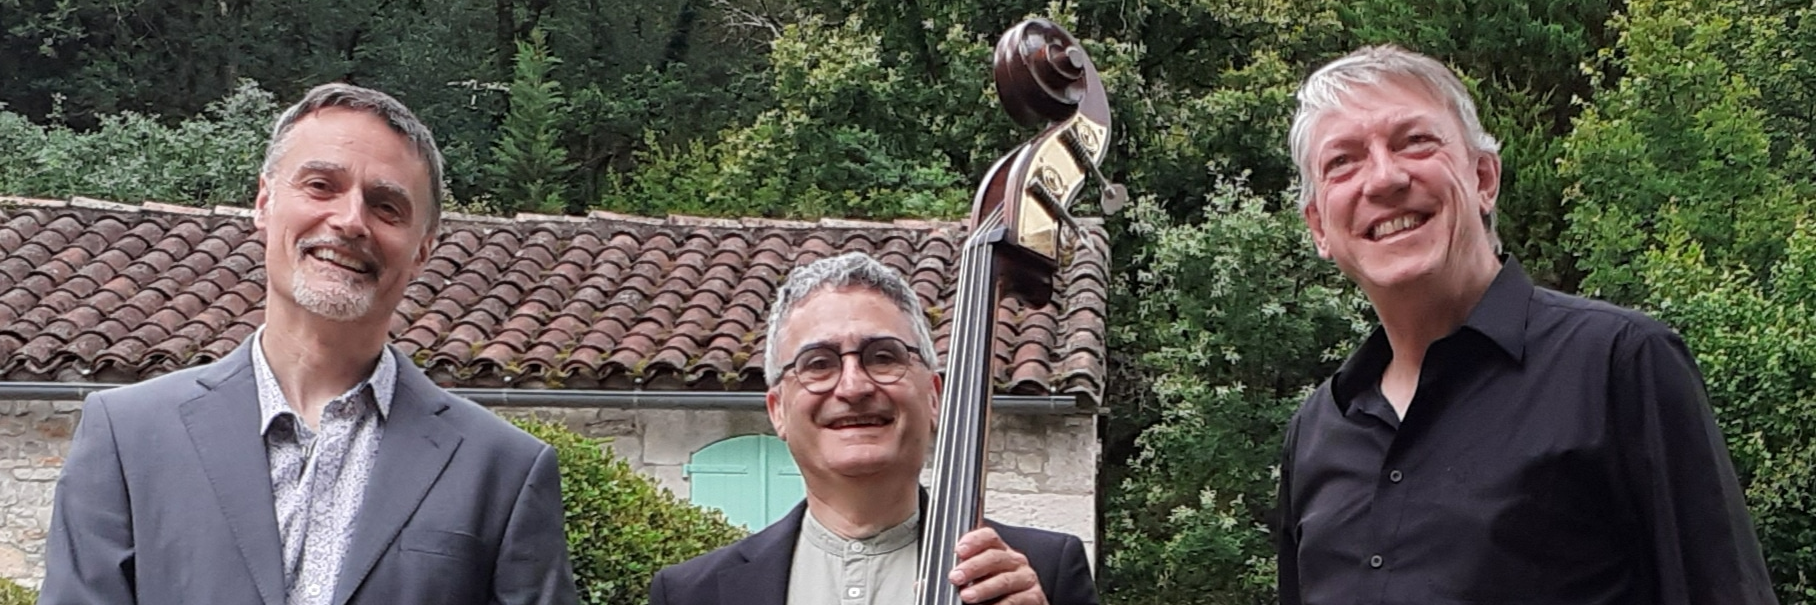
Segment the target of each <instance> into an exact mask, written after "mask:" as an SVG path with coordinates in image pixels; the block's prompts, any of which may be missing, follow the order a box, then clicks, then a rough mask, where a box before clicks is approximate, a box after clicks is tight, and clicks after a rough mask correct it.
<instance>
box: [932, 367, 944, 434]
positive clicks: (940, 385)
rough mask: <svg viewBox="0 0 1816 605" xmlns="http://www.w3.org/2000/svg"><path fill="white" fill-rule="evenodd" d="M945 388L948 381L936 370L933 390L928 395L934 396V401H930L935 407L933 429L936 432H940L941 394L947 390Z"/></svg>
mask: <svg viewBox="0 0 1816 605" xmlns="http://www.w3.org/2000/svg"><path fill="white" fill-rule="evenodd" d="M945 388H946V381H944V380H942V379H940V375H939V372H934V373H933V392H932V393H930V394H929V395H928V396H929V397H932V398H933V401H931V402H929V405H930V406H932V408H933V415H932V417H933V430H934V431H935V432H938V431H939V428H940V395H941V394H943V393H945V392H946V391H945V390H944V389H945Z"/></svg>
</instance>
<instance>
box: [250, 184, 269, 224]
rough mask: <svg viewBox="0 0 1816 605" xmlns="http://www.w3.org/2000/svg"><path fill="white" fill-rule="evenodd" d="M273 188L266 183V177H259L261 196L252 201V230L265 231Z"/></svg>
mask: <svg viewBox="0 0 1816 605" xmlns="http://www.w3.org/2000/svg"><path fill="white" fill-rule="evenodd" d="M270 207H271V187H270V186H268V185H267V184H266V183H265V175H263V174H261V175H259V194H258V197H257V198H254V199H253V201H252V210H253V212H252V228H254V229H257V230H260V231H264V230H265V213H267V212H270Z"/></svg>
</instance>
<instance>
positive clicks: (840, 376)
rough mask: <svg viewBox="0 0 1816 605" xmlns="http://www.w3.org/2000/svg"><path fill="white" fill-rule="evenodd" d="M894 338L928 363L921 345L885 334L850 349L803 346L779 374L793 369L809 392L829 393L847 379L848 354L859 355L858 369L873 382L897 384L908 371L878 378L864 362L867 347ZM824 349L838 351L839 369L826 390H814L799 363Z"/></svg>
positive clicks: (796, 376) (827, 383)
mask: <svg viewBox="0 0 1816 605" xmlns="http://www.w3.org/2000/svg"><path fill="white" fill-rule="evenodd" d="M892 340H893V341H895V342H897V343H899V344H901V345H902V350H903V351H904V352H906V353H908V354H909V355H912V356H914V358H915V359H917V360H919V361H920V363H921V365H927V354H926V353H925V352H922V351H921V348H920V347H918V346H914V345H911V344H908V341H907V340H904V339H902V338H900V337H897V336H887V335H885V336H872V337H869V338H865V339H864V340H863V341H862V342H859V343H858V346H857V348H855V349H852V350H849V351H843V350H839V349H837V348H835V347H834V346H833V345H831V344H815V345H812V346H807V347H803V348H801V350H800V351H798V352H796V353H795V356H794V359H793V360H790V361H789V362H788V363H787V364H784V365H783V366H782V370H781V372H779V374H780V375H781V376H783V377H787V376H788V372H789V371H790V370H793V371H794V377H795V382H798V383H800V384H801V388H802V389H805V390H806V391H807V392H809V393H813V394H815V395H825V394H827V393H831V392H833V391H835V390H837V389H838V388H839V381H841V380H844V379H845V358H846V357H847V356H851V355H857V356H858V369H859V370H862V371H863V372H864V377H865V378H868V379H870V381H871V382H874V383H876V384H878V385H890V384H895V383H898V382H901V381H902V378H904V377H906V376H907V375H908V373H907V372H905V371H904V372H902V375H901V376H896V377H894V378H891V379H889V380H887V381H883V380H878V379H877V377H876V375H875V374H872V373H870V366H868V365H865V364H864V357H863V354H864V350H865V349H868V348H870V347H871V346H872V345H875V344H877V343H881V342H889V341H892ZM822 350H825V351H834V352H836V353H838V359H839V371H838V372H837V373H835V374H833V375H832V377H831V380H827V381H826V382H825V384H826V385H827V386H826V388H825V389H824V390H818V391H816V390H814V388H813V387H811V386H808V385H807V381H806V380H802V379H801V371H800V368H799V365H798V364H800V363H801V357H803V356H805V355H807V354H808V353H812V352H815V351H822ZM903 365H908V364H906V363H905V364H903Z"/></svg>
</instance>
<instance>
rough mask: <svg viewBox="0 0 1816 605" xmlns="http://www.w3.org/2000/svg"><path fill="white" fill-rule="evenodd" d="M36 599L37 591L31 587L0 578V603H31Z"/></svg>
mask: <svg viewBox="0 0 1816 605" xmlns="http://www.w3.org/2000/svg"><path fill="white" fill-rule="evenodd" d="M37 601H38V593H36V592H33V591H32V589H30V588H26V587H24V586H20V585H18V584H15V583H13V581H12V580H8V579H6V578H0V605H32V603H36V602H37Z"/></svg>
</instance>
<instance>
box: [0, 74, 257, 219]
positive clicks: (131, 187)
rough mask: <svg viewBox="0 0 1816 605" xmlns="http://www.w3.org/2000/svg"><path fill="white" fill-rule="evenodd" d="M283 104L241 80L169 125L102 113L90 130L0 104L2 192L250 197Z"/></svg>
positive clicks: (214, 200)
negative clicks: (40, 121)
mask: <svg viewBox="0 0 1816 605" xmlns="http://www.w3.org/2000/svg"><path fill="white" fill-rule="evenodd" d="M277 114H278V107H277V105H276V103H275V101H274V100H273V99H272V96H271V94H270V93H268V92H265V91H263V90H261V89H259V87H258V85H257V84H255V83H253V82H250V81H246V82H241V83H240V86H239V88H238V89H237V90H235V91H234V92H233V94H231V95H228V96H227V97H225V98H222V99H220V100H218V101H215V102H213V103H210V104H209V105H208V107H207V109H206V110H205V111H204V112H203V114H202V115H200V116H196V117H193V118H189V119H187V120H183V121H181V122H179V123H177V124H176V125H174V126H168V125H165V124H164V123H162V122H160V121H159V120H158V118H157V117H156V116H149V115H141V114H137V113H132V112H124V113H120V114H116V115H104V116H101V117H100V125H99V126H98V127H97V128H96V129H95V130H93V131H88V132H79V131H76V130H73V129H71V128H69V127H66V126H62V125H57V124H51V125H45V126H40V125H36V124H33V123H31V122H30V121H28V120H27V119H25V118H24V117H23V116H21V115H18V114H14V113H10V112H4V111H0V191H3V192H7V193H12V194H18V195H29V196H47V197H69V196H76V195H82V196H89V197H99V198H106V199H113V200H119V201H125V202H138V201H141V200H152V201H160V202H170V203H177V204H189V205H196V206H209V205H216V204H228V205H244V204H248V203H250V202H251V201H252V197H253V194H254V193H255V192H256V191H257V186H258V168H259V162H260V161H261V160H262V159H263V158H264V152H265V142H266V140H267V137H268V136H269V134H268V132H267V130H268V129H269V128H270V127H271V123H272V121H273V120H275V119H276V118H277Z"/></svg>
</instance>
